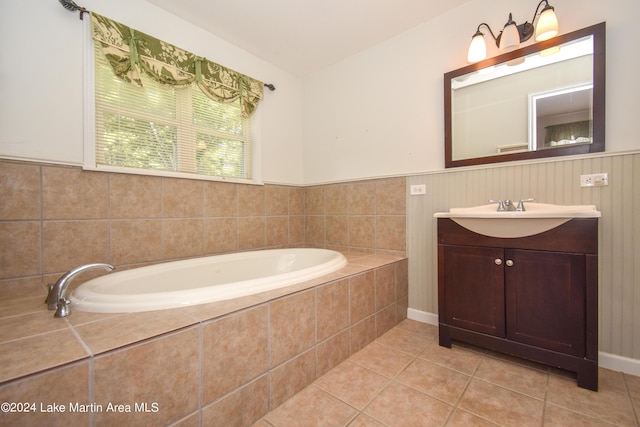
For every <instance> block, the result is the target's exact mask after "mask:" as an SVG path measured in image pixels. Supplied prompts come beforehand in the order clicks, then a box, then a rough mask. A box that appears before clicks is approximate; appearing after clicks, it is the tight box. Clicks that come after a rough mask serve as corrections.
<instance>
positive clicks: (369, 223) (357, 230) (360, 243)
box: [349, 216, 376, 248]
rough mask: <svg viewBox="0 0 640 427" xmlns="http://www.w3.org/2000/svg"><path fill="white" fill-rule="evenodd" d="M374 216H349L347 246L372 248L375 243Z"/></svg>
mask: <svg viewBox="0 0 640 427" xmlns="http://www.w3.org/2000/svg"><path fill="white" fill-rule="evenodd" d="M375 236H376V217H375V216H351V217H349V246H352V247H357V248H373V247H375V243H376V238H375Z"/></svg>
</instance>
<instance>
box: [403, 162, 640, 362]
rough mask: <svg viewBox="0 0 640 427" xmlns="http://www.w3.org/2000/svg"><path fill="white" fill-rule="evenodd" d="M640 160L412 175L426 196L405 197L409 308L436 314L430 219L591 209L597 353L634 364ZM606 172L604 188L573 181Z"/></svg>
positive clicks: (638, 326)
mask: <svg viewBox="0 0 640 427" xmlns="http://www.w3.org/2000/svg"><path fill="white" fill-rule="evenodd" d="M639 171H640V154H638V153H634V154H619V155H609V156H592V157H585V158H582V159H569V160H558V161H546V162H539V163H528V164H521V165H495V166H488V167H480V168H465V169H459V170H458V169H454V170H447V171H443V172H438V173H433V174H425V175H416V176H412V177H409V178H408V179H407V187H409V186H410V185H413V184H426V186H427V194H426V195H425V196H408V202H407V236H408V241H407V248H408V249H407V250H408V257H409V306H410V307H411V308H413V309H416V310H419V311H424V312H427V313H437V312H438V299H437V290H438V286H437V252H436V221H435V219H434V218H433V214H434V213H435V212H442V211H447V210H448V209H449V208H451V207H464V206H474V205H480V204H486V203H487V200H489V199H505V198H510V199H512V200H517V199H520V198H529V197H534V198H535V199H536V200H537V201H539V202H543V203H555V204H566V205H572V204H575V205H580V204H594V205H596V207H597V208H598V210H600V211H601V212H602V218H601V220H600V233H599V239H600V243H599V252H600V253H599V269H600V271H599V274H600V309H599V310H600V350H601V351H604V352H607V353H612V354H615V355H619V356H624V357H629V358H633V359H640V267H638V266H640V172H639ZM598 172H607V173H608V174H609V185H608V186H606V187H598V188H581V187H580V180H579V178H580V175H581V174H586V173H598Z"/></svg>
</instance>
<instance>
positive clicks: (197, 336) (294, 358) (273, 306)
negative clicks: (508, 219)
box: [0, 251, 408, 425]
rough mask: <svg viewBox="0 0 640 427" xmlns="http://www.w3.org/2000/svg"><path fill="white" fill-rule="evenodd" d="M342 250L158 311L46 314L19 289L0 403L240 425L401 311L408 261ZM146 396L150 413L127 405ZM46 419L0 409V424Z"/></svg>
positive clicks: (70, 420) (131, 418) (3, 353)
mask: <svg viewBox="0 0 640 427" xmlns="http://www.w3.org/2000/svg"><path fill="white" fill-rule="evenodd" d="M345 255H346V256H347V259H348V261H349V263H348V265H347V266H345V267H344V268H343V269H341V270H339V271H337V272H334V273H332V274H330V275H327V276H324V277H323V278H319V279H315V280H313V281H309V282H305V283H301V284H298V285H294V286H290V287H287V288H284V289H281V290H276V291H271V292H267V293H263V294H259V295H256V296H251V297H245V298H242V299H238V300H233V301H226V302H224V301H223V302H217V303H211V304H203V305H199V306H192V307H185V308H180V309H172V310H163V311H156V312H146V313H131V314H96V313H82V312H78V311H76V312H74V313H73V314H72V315H71V316H70V317H68V318H65V319H54V318H53V317H52V314H51V312H49V311H47V310H45V306H44V303H43V298H44V292H42V293H41V294H39V295H34V296H29V297H23V296H22V295H18V296H19V297H17V298H13V299H12V300H11V301H9V302H8V307H9V309H8V313H9V314H8V315H7V314H5V316H6V317H2V318H0V381H1V382H2V383H1V384H0V398H1V399H0V400H2V401H33V402H44V404H45V406H46V405H47V404H49V403H53V402H57V403H64V404H65V405H66V406H67V407H69V405H70V404H71V403H73V404H76V403H77V404H80V405H86V406H85V408H90V406H89V405H91V404H92V403H93V404H96V405H98V404H101V405H102V407H101V408H98V409H96V408H97V407H96V406H94V411H93V413H86V412H80V411H76V412H69V411H67V412H66V413H64V414H56V415H55V422H60V423H61V424H64V423H67V424H73V425H103V424H109V425H111V424H114V423H127V424H130V423H135V424H140V425H165V424H170V423H174V422H180V423H183V422H184V424H185V425H191V424H195V425H199V423H200V421H202V423H203V425H221V424H220V420H224V421H225V425H250V424H252V423H253V422H255V421H257V420H258V419H260V418H261V417H263V416H264V415H265V414H266V413H267V412H269V411H270V410H273V409H274V408H276V407H278V406H279V405H280V404H281V403H283V402H284V401H286V400H287V399H288V398H290V397H291V396H293V395H294V394H295V393H297V392H299V391H300V390H302V389H304V388H305V387H306V386H308V385H309V384H311V383H312V382H313V381H314V380H315V379H316V378H318V377H320V376H322V375H324V374H325V373H327V372H328V371H329V370H330V369H332V368H333V367H335V366H337V365H338V364H339V363H341V362H342V361H343V360H345V359H346V358H348V357H349V356H350V355H352V354H355V353H356V352H358V351H359V350H361V349H362V348H364V347H365V346H366V345H367V344H369V343H371V342H372V341H374V340H375V339H376V338H377V337H379V336H381V335H383V334H384V333H385V332H387V331H388V330H390V329H391V328H393V327H394V326H395V325H396V324H398V323H399V322H400V321H402V320H403V319H405V318H406V313H407V308H408V275H407V267H408V262H407V259H406V258H404V257H400V256H394V255H386V254H367V253H363V252H355V251H352V252H345ZM61 343H64V345H62V344H61ZM57 384H60V386H58V385H57ZM109 403H112V404H124V405H127V404H128V405H131V407H132V411H133V413H124V414H123V413H117V412H107V407H108V406H107V405H108V404H109ZM144 403H147V404H148V410H149V411H151V412H135V410H134V409H135V407H134V405H135V404H139V405H140V404H144ZM154 404H156V405H157V408H158V411H157V412H154V411H153V408H154V407H155V406H152V405H154ZM38 405H39V403H38ZM18 416H19V417H21V418H17V417H18ZM53 419H54V418H52V415H51V414H48V413H41V412H36V413H33V414H6V413H2V414H0V424H5V423H11V424H14V425H15V424H16V423H27V424H33V423H35V424H43V423H44V424H49V425H50V424H51V422H52V420H53ZM229 423H230V424H229Z"/></svg>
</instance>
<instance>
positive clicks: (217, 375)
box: [202, 305, 269, 405]
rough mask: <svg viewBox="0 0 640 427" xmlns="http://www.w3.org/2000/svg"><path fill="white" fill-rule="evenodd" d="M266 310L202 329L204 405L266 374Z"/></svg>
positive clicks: (232, 318)
mask: <svg viewBox="0 0 640 427" xmlns="http://www.w3.org/2000/svg"><path fill="white" fill-rule="evenodd" d="M267 316H268V313H267V306H266V305H262V306H259V307H257V308H254V309H250V310H247V311H243V312H240V313H238V314H233V315H231V316H228V317H225V318H222V319H220V320H215V321H213V322H210V323H207V324H205V325H204V326H203V329H202V333H203V350H202V351H203V353H202V361H203V368H202V387H203V402H204V404H205V405H206V404H209V403H210V402H213V401H214V400H216V399H218V398H220V397H222V396H223V395H225V394H227V393H229V392H231V391H232V390H234V389H236V388H238V387H240V386H241V385H243V384H245V383H247V382H249V381H251V380H252V379H253V378H256V377H258V376H260V375H262V374H265V373H266V372H267V368H268V363H269V356H268V343H267V338H268V335H267V329H268V328H267V326H268V317H267Z"/></svg>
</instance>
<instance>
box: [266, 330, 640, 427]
mask: <svg viewBox="0 0 640 427" xmlns="http://www.w3.org/2000/svg"><path fill="white" fill-rule="evenodd" d="M639 418H640V377H636V376H632V375H627V374H622V373H620V372H614V371H610V370H607V369H603V368H600V387H599V391H598V392H597V393H596V392H592V391H589V390H585V389H581V388H579V387H577V386H576V383H575V379H574V378H573V377H572V374H571V373H567V372H563V371H558V370H555V369H550V368H547V367H544V366H540V365H537V364H533V363H528V362H523V361H520V360H514V359H511V358H509V357H506V356H502V355H499V354H495V353H491V352H487V351H484V350H481V349H477V348H472V347H469V346H464V345H462V344H458V345H456V344H454V346H453V348H452V349H446V348H443V347H440V346H439V345H438V339H437V328H436V327H435V326H432V325H426V324H423V323H419V322H416V321H412V320H405V321H403V322H402V323H400V324H399V325H398V326H396V327H395V328H394V329H392V330H391V331H389V332H388V333H386V334H385V335H383V336H382V337H380V338H378V339H377V340H376V341H374V342H373V343H371V344H370V345H369V346H367V347H365V348H364V349H362V350H361V351H360V352H358V353H356V354H354V355H353V356H351V357H350V358H349V359H347V360H346V361H344V362H343V363H342V364H340V365H338V366H337V367H335V368H334V369H332V370H331V371H329V372H328V373H327V374H325V375H324V376H322V377H320V378H318V379H317V380H316V381H315V382H314V383H313V384H311V385H310V386H309V387H307V388H305V389H304V390H302V391H300V392H299V393H298V394H296V395H294V396H293V397H291V398H290V399H289V400H288V401H286V402H285V403H284V404H282V405H280V406H279V407H278V408H276V409H274V410H273V411H271V412H269V413H268V414H267V415H266V416H265V417H264V418H263V419H261V420H260V421H258V422H257V423H256V424H255V427H272V426H273V427H288V426H296V427H298V426H305V427H310V426H349V427H361V426H371V427H373V426H399V427H410V426H465V427H466V426H517V427H522V426H545V427H546V426H562V427H570V426H612V425H616V426H639V425H640V424H639V422H640V420H639Z"/></svg>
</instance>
